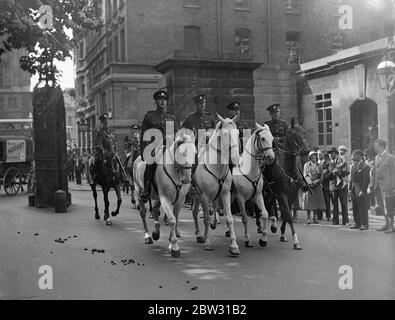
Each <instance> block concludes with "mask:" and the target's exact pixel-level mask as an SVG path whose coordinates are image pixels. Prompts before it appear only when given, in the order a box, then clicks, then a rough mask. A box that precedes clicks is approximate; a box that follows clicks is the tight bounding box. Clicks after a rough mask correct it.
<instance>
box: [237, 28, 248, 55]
mask: <svg viewBox="0 0 395 320" xmlns="http://www.w3.org/2000/svg"><path fill="white" fill-rule="evenodd" d="M250 38H251V30H250V29H247V28H238V29H236V30H235V46H236V48H237V50H238V51H239V53H241V54H248V53H250Z"/></svg>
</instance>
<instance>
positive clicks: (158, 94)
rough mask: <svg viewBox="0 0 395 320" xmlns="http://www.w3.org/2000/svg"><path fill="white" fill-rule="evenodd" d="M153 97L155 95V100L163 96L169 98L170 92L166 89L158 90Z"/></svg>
mask: <svg viewBox="0 0 395 320" xmlns="http://www.w3.org/2000/svg"><path fill="white" fill-rule="evenodd" d="M153 97H154V100H158V99H161V98H163V99H166V100H169V94H168V93H167V92H166V91H164V90H159V91H156V92H155V93H154V96H153Z"/></svg>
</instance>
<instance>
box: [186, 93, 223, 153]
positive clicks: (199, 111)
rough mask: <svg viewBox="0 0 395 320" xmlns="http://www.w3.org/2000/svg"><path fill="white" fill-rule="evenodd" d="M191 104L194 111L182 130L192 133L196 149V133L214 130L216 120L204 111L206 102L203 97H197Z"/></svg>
mask: <svg viewBox="0 0 395 320" xmlns="http://www.w3.org/2000/svg"><path fill="white" fill-rule="evenodd" d="M192 100H193V102H194V103H195V107H196V111H195V112H193V113H190V114H189V115H188V116H187V118H186V119H185V121H184V123H183V124H182V127H183V128H186V129H190V130H192V131H194V133H195V136H196V139H195V144H196V147H197V145H198V142H199V141H198V133H199V130H202V129H204V130H206V131H207V130H210V129H215V126H216V120H215V118H214V116H213V115H212V114H211V113H209V112H207V111H206V105H207V100H206V96H204V95H201V94H200V95H197V96H196V97H194V98H193V99H192Z"/></svg>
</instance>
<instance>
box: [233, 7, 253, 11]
mask: <svg viewBox="0 0 395 320" xmlns="http://www.w3.org/2000/svg"><path fill="white" fill-rule="evenodd" d="M235 11H241V12H251V9H250V8H240V7H235Z"/></svg>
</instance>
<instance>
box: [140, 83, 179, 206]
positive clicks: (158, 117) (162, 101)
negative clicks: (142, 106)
mask: <svg viewBox="0 0 395 320" xmlns="http://www.w3.org/2000/svg"><path fill="white" fill-rule="evenodd" d="M153 97H154V100H155V103H156V110H155V111H148V112H147V113H146V115H145V117H144V120H143V122H142V124H141V132H140V154H141V157H142V159H143V160H147V159H144V149H145V148H146V147H147V146H148V145H149V144H150V143H151V142H153V139H152V140H151V141H144V140H143V139H144V133H145V132H146V131H147V130H149V129H158V130H160V131H161V132H162V139H163V145H165V144H166V122H173V124H174V131H175V132H176V131H177V129H178V128H177V123H176V118H175V116H174V115H173V114H171V113H168V112H167V103H168V101H169V94H168V93H167V92H166V91H163V90H159V91H157V92H155V93H154V95H153ZM156 166H157V164H156V163H152V164H150V163H149V162H147V166H146V169H145V172H144V189H143V190H141V192H140V198H141V200H143V201H144V202H147V201H148V200H149V197H150V194H151V183H152V181H153V178H154V174H155V169H156Z"/></svg>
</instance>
